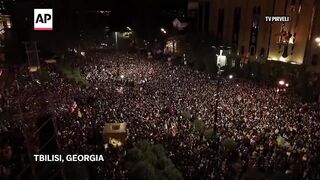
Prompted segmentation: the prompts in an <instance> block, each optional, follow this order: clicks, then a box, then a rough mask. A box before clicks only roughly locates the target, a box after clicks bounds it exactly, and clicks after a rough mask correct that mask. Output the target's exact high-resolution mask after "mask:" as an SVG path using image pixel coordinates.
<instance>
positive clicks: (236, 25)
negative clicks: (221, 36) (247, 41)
mask: <svg viewBox="0 0 320 180" xmlns="http://www.w3.org/2000/svg"><path fill="white" fill-rule="evenodd" d="M240 19H241V8H235V9H234V13H233V33H232V44H233V45H235V46H237V45H238V42H239V32H240Z"/></svg>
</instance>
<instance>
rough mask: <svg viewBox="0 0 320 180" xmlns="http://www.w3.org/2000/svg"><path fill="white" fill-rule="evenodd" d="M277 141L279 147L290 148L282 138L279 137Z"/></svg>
mask: <svg viewBox="0 0 320 180" xmlns="http://www.w3.org/2000/svg"><path fill="white" fill-rule="evenodd" d="M276 141H277V145H278V146H280V147H288V146H290V144H289V143H288V142H287V141H286V140H285V139H284V138H283V137H282V136H278V137H277V140H276Z"/></svg>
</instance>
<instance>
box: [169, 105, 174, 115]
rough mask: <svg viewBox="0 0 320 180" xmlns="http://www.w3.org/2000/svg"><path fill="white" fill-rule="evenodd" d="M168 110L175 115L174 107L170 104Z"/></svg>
mask: <svg viewBox="0 0 320 180" xmlns="http://www.w3.org/2000/svg"><path fill="white" fill-rule="evenodd" d="M168 111H169V114H170V115H171V116H172V115H174V108H173V107H172V106H169V109H168Z"/></svg>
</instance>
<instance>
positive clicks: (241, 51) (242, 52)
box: [240, 46, 244, 55]
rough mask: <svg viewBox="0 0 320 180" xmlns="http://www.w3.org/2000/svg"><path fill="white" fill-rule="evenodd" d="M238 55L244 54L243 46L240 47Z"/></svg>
mask: <svg viewBox="0 0 320 180" xmlns="http://www.w3.org/2000/svg"><path fill="white" fill-rule="evenodd" d="M240 53H241V55H242V54H244V46H241V50H240Z"/></svg>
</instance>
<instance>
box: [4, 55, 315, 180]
mask: <svg viewBox="0 0 320 180" xmlns="http://www.w3.org/2000/svg"><path fill="white" fill-rule="evenodd" d="M75 66H76V67H78V68H80V69H81V72H82V75H83V77H85V78H86V80H87V81H88V82H89V86H81V85H79V84H75V83H72V82H70V81H68V80H66V79H65V78H63V77H62V75H61V74H60V73H59V72H57V71H56V70H55V68H49V69H47V71H48V72H49V76H50V80H49V81H48V82H42V81H38V80H35V79H34V77H31V76H30V75H29V73H27V71H21V70H19V73H18V75H17V81H16V83H15V84H14V86H12V87H11V88H10V89H8V90H6V91H5V92H4V93H2V95H1V111H7V112H8V111H9V112H14V113H18V112H19V111H22V112H23V113H26V112H30V111H32V112H36V113H39V112H42V111H44V106H43V102H46V103H47V104H48V105H47V106H46V109H45V111H47V112H50V113H52V114H54V117H55V119H56V123H57V130H58V131H57V136H58V138H57V140H58V142H59V145H60V147H61V149H62V151H64V152H67V153H68V154H72V153H80V154H90V153H94V154H103V155H104V157H105V162H96V163H91V164H89V165H88V167H89V169H91V171H92V172H94V173H92V174H91V176H92V177H93V178H95V179H120V178H125V177H126V173H127V171H126V170H125V168H124V167H123V162H122V159H123V157H124V155H125V154H126V152H127V150H128V148H129V147H131V145H132V144H134V143H135V142H137V141H138V140H141V139H147V140H149V141H151V142H153V143H160V144H162V145H163V146H164V147H165V149H166V151H167V154H168V156H169V157H170V159H172V161H173V163H174V164H175V165H176V167H177V168H178V169H179V170H180V171H181V172H182V174H183V176H184V177H185V179H239V178H241V177H243V176H245V175H247V174H248V172H250V171H251V170H252V169H258V170H259V171H261V172H263V173H264V174H265V175H272V174H275V173H283V174H287V175H288V176H291V177H295V178H297V179H320V174H319V172H320V171H319V170H320V167H319V163H318V162H319V160H320V159H319V157H320V156H319V152H320V151H319V149H320V122H319V120H320V109H319V105H318V104H310V103H309V104H308V103H303V102H302V101H301V100H300V99H299V97H297V96H296V95H295V94H294V93H292V92H290V91H286V92H284V91H279V90H277V88H276V87H270V86H266V85H263V84H262V85H261V84H255V83H253V82H249V81H246V80H240V79H228V78H222V79H221V82H220V92H219V94H217V92H216V90H217V78H216V77H215V76H213V75H210V74H208V73H204V72H198V71H195V70H193V69H191V68H189V67H187V66H175V65H172V64H171V63H170V62H168V61H161V60H152V59H148V58H146V57H144V56H142V55H138V54H103V53H101V54H94V55H89V56H88V57H87V59H86V60H82V61H81V62H77V63H76V64H75ZM32 79H33V80H32ZM17 86H18V87H19V89H17ZM216 98H219V104H218V117H217V121H215V102H216ZM18 101H19V102H18ZM17 104H20V106H18V105H17ZM75 104H76V107H74V108H76V110H75V111H74V112H71V110H70V108H71V109H72V106H74V105H75ZM19 107H20V110H19ZM72 111H73V110H72ZM183 112H189V113H190V114H191V116H192V117H191V119H193V120H194V119H198V120H201V121H203V122H204V124H205V128H207V129H210V128H213V127H214V126H215V125H216V127H217V128H216V129H217V134H216V135H215V138H213V140H207V139H205V138H203V136H202V135H201V134H200V133H199V132H198V131H196V130H195V128H194V124H193V121H192V120H189V119H187V120H186V118H184V117H182V114H183ZM79 113H80V114H81V115H79ZM106 122H127V123H128V132H129V133H128V139H127V143H126V145H125V146H123V147H120V148H113V147H111V146H108V147H105V146H104V145H103V143H102V129H103V127H104V125H105V123H106ZM0 124H1V126H0V130H1V131H0V133H1V134H11V135H12V134H14V133H12V132H15V131H17V129H18V130H19V129H22V126H21V124H19V123H17V122H16V121H12V122H11V121H9V120H6V119H1V121H0ZM172 128H174V133H172V131H170V130H171V129H172ZM9 132H11V133H9ZM12 136H13V135H12ZM6 137H7V136H6ZM226 139H229V140H232V141H234V142H235V143H236V146H235V148H234V149H233V150H227V149H226V148H225V147H224V146H223V142H224V141H225V140H226ZM279 139H281V143H279V142H280V140H279ZM1 140H2V141H3V143H1V145H2V146H1V149H2V151H1V153H2V154H3V153H4V149H5V150H6V152H7V151H11V150H10V148H12V147H14V145H15V144H14V143H13V142H12V141H8V140H7V141H4V140H5V139H1ZM278 140H279V141H278ZM19 143H20V144H21V142H19ZM8 148H9V150H8ZM14 149H15V150H14V151H15V152H19V151H22V149H23V148H22V147H19V150H17V147H14ZM7 154H8V153H7ZM1 157H2V156H1ZM5 157H8V155H6V156H5ZM0 167H1V169H3V170H1V169H0V174H1V173H2V175H4V174H5V173H7V174H10V163H9V162H8V163H7V164H5V163H3V164H1V166H0ZM4 170H6V171H4ZM91 171H90V172H91Z"/></svg>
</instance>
